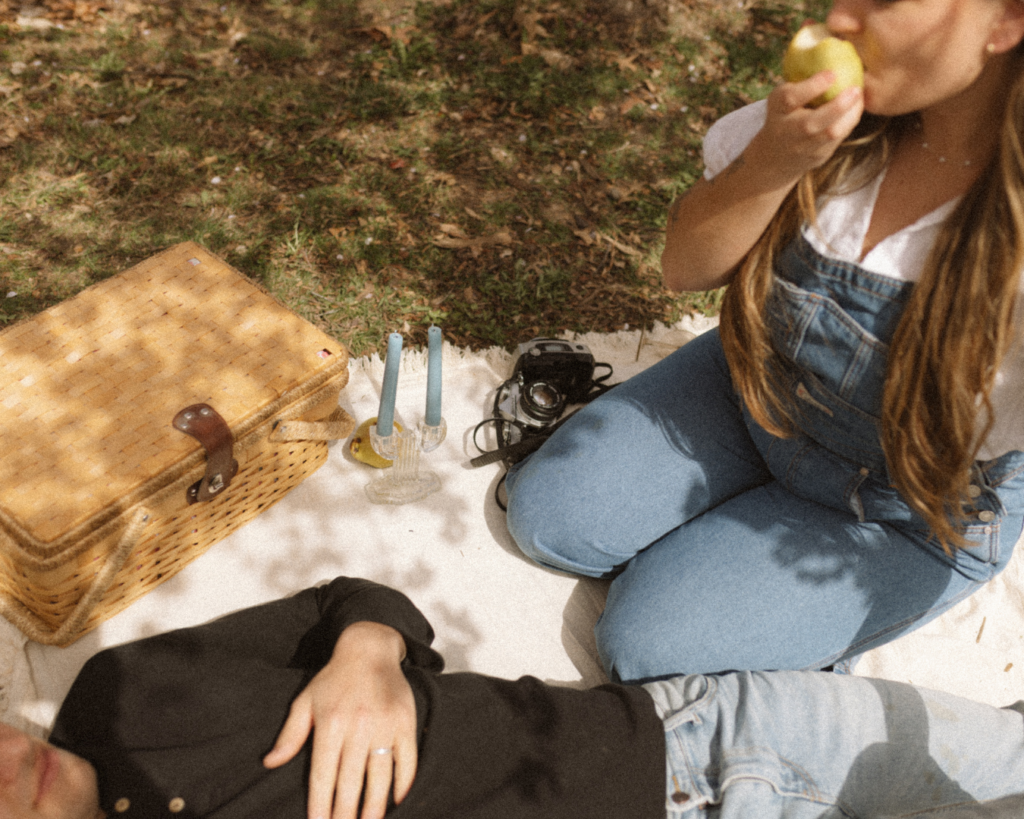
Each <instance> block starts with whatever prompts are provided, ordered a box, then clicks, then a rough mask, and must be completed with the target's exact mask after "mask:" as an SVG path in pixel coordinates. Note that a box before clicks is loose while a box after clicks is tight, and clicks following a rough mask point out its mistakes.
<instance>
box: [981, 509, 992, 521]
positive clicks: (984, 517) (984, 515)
mask: <svg viewBox="0 0 1024 819" xmlns="http://www.w3.org/2000/svg"><path fill="white" fill-rule="evenodd" d="M995 519H996V513H995V512H993V511H992V510H991V509H982V510H981V511H980V512H978V520H980V521H981V522H982V523H991V522H992V521H994V520H995Z"/></svg>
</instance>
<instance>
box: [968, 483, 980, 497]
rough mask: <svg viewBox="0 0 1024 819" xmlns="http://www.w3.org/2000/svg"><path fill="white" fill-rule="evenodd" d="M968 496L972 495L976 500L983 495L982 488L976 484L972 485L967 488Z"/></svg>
mask: <svg viewBox="0 0 1024 819" xmlns="http://www.w3.org/2000/svg"><path fill="white" fill-rule="evenodd" d="M967 494H968V495H970V496H971V497H972V498H976V497H978V496H979V495H980V494H981V487H980V486H978V485H977V484H976V483H972V484H971V485H970V486H968V487H967Z"/></svg>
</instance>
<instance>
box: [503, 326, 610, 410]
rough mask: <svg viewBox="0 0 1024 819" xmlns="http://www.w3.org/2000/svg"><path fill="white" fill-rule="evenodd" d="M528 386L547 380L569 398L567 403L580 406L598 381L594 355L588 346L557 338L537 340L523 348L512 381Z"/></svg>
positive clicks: (520, 346)
mask: <svg viewBox="0 0 1024 819" xmlns="http://www.w3.org/2000/svg"><path fill="white" fill-rule="evenodd" d="M519 376H522V381H523V383H524V384H530V383H532V382H534V381H545V382H547V383H548V384H551V385H552V386H553V387H555V389H557V390H558V391H559V392H560V393H561V394H562V395H564V396H565V402H566V403H567V404H580V403H582V402H583V401H584V399H586V397H587V393H589V392H590V388H591V387H592V386H593V382H594V356H593V355H591V352H590V350H589V349H588V348H587V345H586V344H578V343H572V342H569V341H562V340H560V339H557V338H535V339H533V340H532V341H526V342H524V343H522V344H520V345H519V358H518V359H517V360H516V365H515V369H514V370H513V371H512V380H513V381H514V380H516V379H517V377H519Z"/></svg>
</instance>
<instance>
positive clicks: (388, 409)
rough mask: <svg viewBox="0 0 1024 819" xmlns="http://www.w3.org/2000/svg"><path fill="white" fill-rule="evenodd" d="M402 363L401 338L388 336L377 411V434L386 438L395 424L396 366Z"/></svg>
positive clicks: (396, 334)
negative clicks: (382, 381)
mask: <svg viewBox="0 0 1024 819" xmlns="http://www.w3.org/2000/svg"><path fill="white" fill-rule="evenodd" d="M401 362H402V337H401V336H400V335H399V334H398V333H392V334H391V335H390V336H388V353H387V358H385V359H384V383H383V384H382V385H381V388H380V409H379V410H377V434H378V435H380V436H382V437H385V438H386V437H387V436H389V435H391V433H392V427H393V426H394V423H395V395H396V394H397V393H398V365H399V364H400V363H401Z"/></svg>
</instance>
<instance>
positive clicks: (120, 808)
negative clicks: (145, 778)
mask: <svg viewBox="0 0 1024 819" xmlns="http://www.w3.org/2000/svg"><path fill="white" fill-rule="evenodd" d="M131 806H132V802H131V800H130V799H129V798H128V797H126V796H122V797H121V798H120V799H118V800H117V801H116V802H115V803H114V810H116V811H117V812H118V813H124V812H125V811H127V810H128V808H130V807H131Z"/></svg>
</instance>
